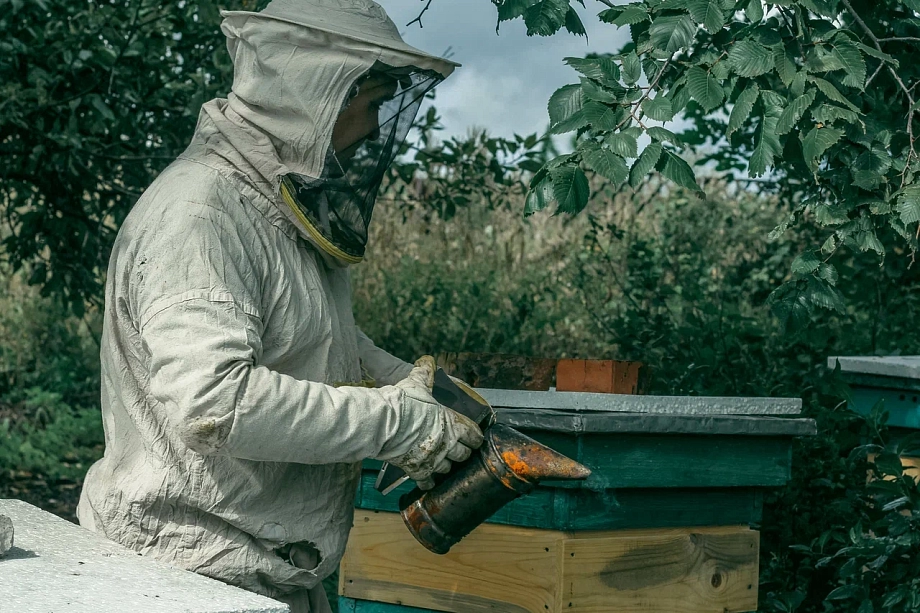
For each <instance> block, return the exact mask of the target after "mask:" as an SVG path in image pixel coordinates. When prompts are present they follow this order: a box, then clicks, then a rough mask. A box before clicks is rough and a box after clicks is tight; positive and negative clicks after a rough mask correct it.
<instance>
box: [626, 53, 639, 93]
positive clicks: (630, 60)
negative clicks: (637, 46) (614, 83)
mask: <svg viewBox="0 0 920 613" xmlns="http://www.w3.org/2000/svg"><path fill="white" fill-rule="evenodd" d="M641 77H642V62H641V61H639V56H638V55H636V52H635V51H630V52H629V53H627V54H626V55H624V56H623V81H624V82H625V83H626V84H627V85H633V84H634V83H636V82H637V81H638V80H639V79H640V78H641Z"/></svg>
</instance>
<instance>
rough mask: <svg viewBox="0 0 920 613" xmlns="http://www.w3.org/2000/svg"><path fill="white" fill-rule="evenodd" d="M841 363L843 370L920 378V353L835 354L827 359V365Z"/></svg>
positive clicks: (864, 373)
mask: <svg viewBox="0 0 920 613" xmlns="http://www.w3.org/2000/svg"><path fill="white" fill-rule="evenodd" d="M837 363H839V364H840V370H841V372H850V373H858V374H862V375H876V376H879V377H896V378H899V379H920V355H902V356H889V357H878V356H834V357H830V358H828V359H827V367H828V368H834V367H835V366H836V365H837Z"/></svg>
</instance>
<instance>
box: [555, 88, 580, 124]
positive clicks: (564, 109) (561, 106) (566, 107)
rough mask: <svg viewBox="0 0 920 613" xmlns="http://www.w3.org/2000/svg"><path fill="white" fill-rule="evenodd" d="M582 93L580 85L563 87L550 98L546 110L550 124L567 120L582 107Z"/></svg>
mask: <svg viewBox="0 0 920 613" xmlns="http://www.w3.org/2000/svg"><path fill="white" fill-rule="evenodd" d="M584 100H585V99H584V92H583V91H582V89H581V85H565V86H563V87H560V88H559V89H557V90H556V92H555V93H554V94H553V95H552V96H551V97H550V99H549V104H548V105H547V109H548V111H549V120H550V123H551V124H557V123H559V122H562V121H565V120H566V119H569V118H570V117H571V116H572V115H574V114H575V113H577V112H578V111H579V110H581V107H582V106H584Z"/></svg>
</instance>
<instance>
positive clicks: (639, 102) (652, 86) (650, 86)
mask: <svg viewBox="0 0 920 613" xmlns="http://www.w3.org/2000/svg"><path fill="white" fill-rule="evenodd" d="M670 65H671V60H665V61H664V64H662V65H661V68H659V69H658V73H657V74H656V75H655V78H654V79H652V82H651V83H649V84H648V89H647V90H645V92H644V93H643V94H642V97H641V98H639V99H638V100H637V101H636V104H635V108H637V109H640V112H641V109H642V103H643V102H645V101H646V100H648V95H649V94H650V93H652V90H654V89H655V86H656V85H658V81H660V80H661V75H663V74H664V71H665V70H667V69H668V66H670ZM630 119H635V120H636V121H638V122H639V125H640V126H641V125H642V122H641V121H639V118H638V117H636V116H635V115H634V114H633V112H632V105H630V111H629V116H628V117H626V118H624V119H623V121H621V122H620V123H618V124H617V126H616V127H615V128H614V129H613V131H614V132H616V131H617V130H619V129H620V128H622V127H623V126H624V125H625V124H626V122H627V121H629V120H630Z"/></svg>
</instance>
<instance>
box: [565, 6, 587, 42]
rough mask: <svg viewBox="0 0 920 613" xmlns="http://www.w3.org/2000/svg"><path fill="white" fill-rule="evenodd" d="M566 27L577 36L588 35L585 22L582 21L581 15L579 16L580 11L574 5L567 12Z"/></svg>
mask: <svg viewBox="0 0 920 613" xmlns="http://www.w3.org/2000/svg"><path fill="white" fill-rule="evenodd" d="M565 29H566V30H568V32H569V33H570V34H574V35H576V36H587V35H588V32H587V31H586V30H585V24H583V23H582V22H581V17H579V16H578V13H577V12H576V11H575V9H574V8H572V7H569V10H568V12H567V13H566V14H565Z"/></svg>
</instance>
